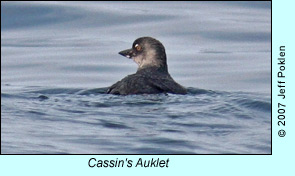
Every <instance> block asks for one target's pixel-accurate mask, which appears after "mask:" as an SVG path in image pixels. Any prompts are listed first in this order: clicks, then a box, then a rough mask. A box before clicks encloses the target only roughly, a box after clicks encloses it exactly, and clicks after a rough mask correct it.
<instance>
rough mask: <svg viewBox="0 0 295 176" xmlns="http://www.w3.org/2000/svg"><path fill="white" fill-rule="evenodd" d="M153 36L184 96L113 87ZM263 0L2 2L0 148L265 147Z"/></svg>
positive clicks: (191, 150)
mask: <svg viewBox="0 0 295 176" xmlns="http://www.w3.org/2000/svg"><path fill="white" fill-rule="evenodd" d="M142 36H151V37H154V38H157V39H158V40H160V41H161V42H162V43H163V44H164V46H165V48H166V54H167V57H168V69H169V72H170V74H171V76H172V77H173V78H174V80H176V81H177V82H178V83H180V84H181V85H183V86H185V87H187V88H188V92H189V93H188V94H187V95H174V94H156V95H129V96H118V95H109V94H105V92H106V90H107V87H108V86H110V85H112V84H113V83H115V82H116V81H118V80H120V79H122V78H123V77H124V76H126V75H128V74H132V73H134V72H136V69H137V66H136V64H135V63H134V62H132V60H129V59H126V58H124V57H122V56H120V55H118V52H119V51H121V50H123V49H127V48H130V47H131V45H132V43H133V41H134V40H135V39H136V38H138V37H142ZM270 66H271V4H270V2H1V153H2V154H15V153H21V154H270V153H271V94H270V91H271V67H270Z"/></svg>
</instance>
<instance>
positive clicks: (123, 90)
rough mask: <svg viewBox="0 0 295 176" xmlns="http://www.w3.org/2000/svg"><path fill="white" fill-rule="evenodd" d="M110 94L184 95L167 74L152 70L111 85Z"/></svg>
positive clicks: (181, 89) (137, 73)
mask: <svg viewBox="0 0 295 176" xmlns="http://www.w3.org/2000/svg"><path fill="white" fill-rule="evenodd" d="M107 93H110V94H120V95H129V94H157V93H175V94H186V93H187V91H186V89H185V88H184V87H182V86H181V85H179V84H178V83H176V82H175V81H174V80H173V79H172V77H171V76H170V75H169V73H168V72H162V71H159V70H157V69H153V68H146V69H141V70H138V71H137V72H136V73H135V74H132V75H128V76H126V77H125V78H123V79H122V80H121V81H118V82H117V83H115V84H114V85H112V86H111V87H110V88H109V90H108V92H107Z"/></svg>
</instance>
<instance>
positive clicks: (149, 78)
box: [107, 37, 187, 95]
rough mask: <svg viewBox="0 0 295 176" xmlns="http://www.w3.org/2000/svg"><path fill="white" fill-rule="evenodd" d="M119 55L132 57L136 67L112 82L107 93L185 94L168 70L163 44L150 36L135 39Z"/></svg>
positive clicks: (185, 91)
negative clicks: (134, 71) (131, 71)
mask: <svg viewBox="0 0 295 176" xmlns="http://www.w3.org/2000/svg"><path fill="white" fill-rule="evenodd" d="M119 54H120V55H122V56H125V57H127V58H129V59H133V60H134V62H136V63H137V65H138V69H137V72H136V73H135V74H132V75H128V76H126V77H125V78H123V79H122V80H121V81H118V82H117V83H115V84H113V85H112V86H111V87H109V89H108V90H107V93H108V94H118V95H131V94H157V93H173V94H186V93H187V90H186V88H184V87H183V86H181V85H180V84H178V83H177V82H175V81H174V80H173V78H172V77H171V76H170V74H169V72H168V66H167V58H166V52H165V48H164V46H163V44H162V43H161V42H160V41H158V40H156V39H154V38H152V37H141V38H138V39H136V40H135V41H134V42H133V44H132V48H131V49H126V50H123V51H120V52H119Z"/></svg>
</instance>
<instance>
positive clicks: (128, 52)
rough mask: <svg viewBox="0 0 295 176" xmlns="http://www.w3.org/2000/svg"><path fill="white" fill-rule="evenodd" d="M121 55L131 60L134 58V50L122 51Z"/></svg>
mask: <svg viewBox="0 0 295 176" xmlns="http://www.w3.org/2000/svg"><path fill="white" fill-rule="evenodd" d="M119 54H120V55H122V56H124V57H127V58H129V59H131V57H132V56H133V49H132V48H131V49H127V50H123V51H120V52H119Z"/></svg>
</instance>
